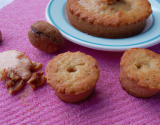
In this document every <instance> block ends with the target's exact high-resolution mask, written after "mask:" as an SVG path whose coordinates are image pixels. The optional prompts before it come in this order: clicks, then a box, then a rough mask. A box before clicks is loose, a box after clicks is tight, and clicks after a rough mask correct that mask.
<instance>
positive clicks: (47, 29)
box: [28, 21, 63, 53]
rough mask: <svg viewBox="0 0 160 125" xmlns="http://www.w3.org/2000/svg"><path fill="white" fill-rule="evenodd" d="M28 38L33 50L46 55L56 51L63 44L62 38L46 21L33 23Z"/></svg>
mask: <svg viewBox="0 0 160 125" xmlns="http://www.w3.org/2000/svg"><path fill="white" fill-rule="evenodd" d="M28 38H29V41H30V43H31V44H32V45H33V46H34V47H35V48H37V49H39V50H41V51H43V52H46V53H54V52H56V51H58V50H59V49H60V47H61V46H62V44H63V37H62V34H61V33H60V31H59V30H58V29H57V28H56V27H55V26H53V25H51V24H50V23H48V22H46V21H37V22H35V23H33V24H32V25H31V29H30V30H29V32H28Z"/></svg>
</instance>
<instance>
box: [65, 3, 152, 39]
mask: <svg viewBox="0 0 160 125" xmlns="http://www.w3.org/2000/svg"><path fill="white" fill-rule="evenodd" d="M66 11H67V16H68V19H69V21H70V23H71V25H73V26H74V27H75V28H77V29H78V30H80V31H82V32H84V33H88V34H89V35H93V36H98V37H105V38H126V37H131V36H135V35H137V34H139V33H141V32H142V30H143V29H144V27H145V25H146V20H147V18H148V17H149V16H150V15H151V13H152V9H151V4H150V3H149V1H148V0H67V4H66Z"/></svg>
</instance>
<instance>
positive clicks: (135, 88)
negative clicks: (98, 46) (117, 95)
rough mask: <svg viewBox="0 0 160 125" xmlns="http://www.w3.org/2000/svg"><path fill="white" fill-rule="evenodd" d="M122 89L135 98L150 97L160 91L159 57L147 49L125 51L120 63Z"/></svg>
mask: <svg viewBox="0 0 160 125" xmlns="http://www.w3.org/2000/svg"><path fill="white" fill-rule="evenodd" d="M120 68H121V72H120V82H121V85H122V87H123V88H124V89H125V90H126V91H127V92H128V93H129V94H131V95H133V96H136V97H150V96H152V95H155V94H156V93H158V92H159V91H160V75H159V74H160V55H159V54H156V53H155V52H153V51H150V50H148V49H138V48H132V49H129V50H127V51H126V52H125V53H124V54H123V56H122V58H121V62H120Z"/></svg>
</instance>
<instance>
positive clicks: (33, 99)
mask: <svg viewBox="0 0 160 125" xmlns="http://www.w3.org/2000/svg"><path fill="white" fill-rule="evenodd" d="M48 3H49V0H41V1H40V0H14V2H12V3H11V4H9V5H7V6H5V7H4V8H2V9H0V30H1V32H2V37H3V38H2V39H3V40H2V42H1V43H0V52H3V51H7V50H18V51H25V54H26V55H27V56H28V58H29V59H31V60H33V61H36V62H41V63H43V68H42V69H41V70H43V71H45V68H46V65H47V63H48V61H49V60H51V59H52V58H53V57H54V56H56V55H58V54H60V53H63V52H67V51H71V52H75V51H81V52H84V53H86V54H88V55H91V56H93V57H94V58H95V59H96V60H97V61H98V64H99V67H100V69H101V72H100V78H99V81H98V83H97V86H96V89H95V91H94V92H93V93H92V94H91V96H90V97H89V98H87V99H86V100H84V101H82V102H80V103H76V104H70V103H65V102H62V101H60V100H59V99H58V97H57V96H56V95H55V93H54V90H53V89H52V88H51V87H50V86H49V85H48V84H47V83H45V84H44V85H43V86H41V87H39V88H38V89H36V90H35V91H33V90H32V88H31V87H30V86H29V85H27V84H26V86H25V88H24V89H23V90H22V91H21V92H20V93H18V94H16V95H14V96H10V95H9V94H8V91H7V89H6V87H5V83H4V82H0V125H3V124H5V125H13V124H20V125H25V124H33V125H34V124H35V125H40V124H43V125H44V124H45V125H53V124H56V125H85V124H86V125H106V124H108V125H110V124H115V125H121V124H124V125H126V124H135V125H139V124H140V125H144V124H147V125H158V124H160V94H157V95H155V96H153V97H151V98H147V99H141V98H136V97H133V96H131V95H129V94H127V93H126V92H125V91H124V90H123V89H122V88H121V85H120V82H119V74H120V59H121V56H122V54H123V52H119V53H118V52H104V51H98V50H93V49H89V48H86V47H82V46H79V45H76V44H74V43H72V42H70V41H68V40H66V39H64V46H63V47H62V48H61V49H60V50H59V51H58V52H56V53H54V54H47V53H44V52H41V51H39V50H37V49H36V48H34V47H33V46H32V45H31V44H30V42H29V39H28V30H29V29H30V26H31V24H32V23H34V22H36V21H38V20H44V21H46V18H45V9H46V7H47V4H48ZM159 48H160V44H158V45H155V46H153V47H150V48H149V49H150V50H152V51H154V52H156V53H159V54H160V49H159Z"/></svg>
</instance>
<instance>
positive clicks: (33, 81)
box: [27, 71, 46, 90]
mask: <svg viewBox="0 0 160 125" xmlns="http://www.w3.org/2000/svg"><path fill="white" fill-rule="evenodd" d="M43 73H44V72H43V71H39V72H35V73H33V74H32V76H31V78H30V79H29V80H28V81H27V83H28V84H29V85H30V86H31V87H32V88H33V90H35V89H36V88H37V87H38V86H41V85H43V84H44V83H45V81H46V77H45V76H44V75H43Z"/></svg>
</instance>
